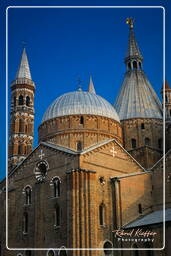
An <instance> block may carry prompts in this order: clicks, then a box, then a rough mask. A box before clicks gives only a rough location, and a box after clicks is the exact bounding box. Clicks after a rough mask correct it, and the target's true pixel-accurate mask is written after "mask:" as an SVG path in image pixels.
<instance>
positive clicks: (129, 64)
mask: <svg viewBox="0 0 171 256" xmlns="http://www.w3.org/2000/svg"><path fill="white" fill-rule="evenodd" d="M128 69H129V70H131V63H130V62H128Z"/></svg>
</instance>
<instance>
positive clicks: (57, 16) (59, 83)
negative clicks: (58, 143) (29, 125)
mask: <svg viewBox="0 0 171 256" xmlns="http://www.w3.org/2000/svg"><path fill="white" fill-rule="evenodd" d="M36 2H37V4H38V5H46V6H47V3H48V4H49V5H50V2H53V5H57V4H58V1H24V3H25V5H32V4H33V3H34V5H36ZM64 2H65V4H66V5H68V4H69V5H77V2H76V1H75V2H74V1H73V2H72V3H71V1H68V2H67V1H63V2H62V4H63V5H64ZM89 2H90V1H86V5H88V4H90V3H89ZM121 2H122V5H124V4H125V3H126V2H127V5H128V1H120V5H121ZM136 2H137V1H130V2H129V4H130V5H137V3H136ZM151 2H153V5H154V4H155V5H163V4H164V3H165V5H167V0H165V1H163V2H162V1H155V3H154V1H151ZM146 3H147V1H142V2H139V4H140V5H146ZM82 4H84V3H83V1H82ZM97 4H98V5H104V4H105V5H116V3H115V1H105V2H104V1H91V5H97ZM148 4H150V1H148ZM9 5H23V1H19V0H18V1H5V2H4V4H3V2H2V8H1V12H2V13H1V14H2V17H3V23H2V24H1V26H2V29H1V31H2V33H3V34H1V38H2V43H3V47H2V49H1V56H2V60H1V64H2V68H3V73H2V76H1V78H0V79H1V88H0V90H1V92H0V93H1V95H2V97H1V102H0V104H1V110H2V111H1V113H0V121H1V124H4V122H5V7H6V6H9ZM169 12H170V7H169V6H166V18H167V23H166V28H168V26H169V15H170V14H169ZM8 17H9V29H8V36H9V43H8V55H9V56H8V69H9V72H8V79H9V85H8V87H10V82H11V81H12V80H14V78H15V74H16V71H17V68H18V65H19V62H20V57H21V52H22V48H23V45H22V41H25V42H26V51H27V55H28V59H29V63H30V69H31V74H32V79H33V80H34V82H35V84H36V94H35V143H34V146H36V145H37V137H38V134H37V129H38V126H39V125H40V123H41V119H42V116H43V113H44V112H45V110H46V109H47V107H48V106H49V104H50V103H51V102H52V101H53V100H54V99H55V98H56V97H58V96H60V95H61V94H63V93H65V92H69V91H74V90H76V89H77V86H78V79H81V81H82V88H83V90H87V87H88V83H89V76H90V74H91V75H92V77H93V81H94V85H95V89H96V92H97V94H99V95H101V96H102V97H104V98H106V99H107V100H108V101H109V102H110V103H112V104H113V103H114V100H115V98H116V95H117V93H118V90H119V88H120V86H121V83H122V81H123V77H124V72H125V65H124V57H125V54H126V50H127V46H128V32H129V30H128V26H127V25H126V24H125V19H126V18H127V17H133V18H134V19H135V26H134V27H135V29H134V30H135V35H136V39H137V41H138V44H139V47H140V49H141V52H142V54H143V56H144V70H145V73H146V74H147V77H148V78H149V80H150V82H151V83H152V85H153V87H154V88H155V90H156V92H157V93H158V95H159V94H160V89H161V86H162V76H163V72H162V66H163V52H162V51H163V41H162V40H163V39H162V34H163V10H162V9H156V8H150V9H149V8H141V9H140V8H139V9H138V8H136V9H135V8H117V9H116V8H102V9H99V8H89V9H88V8H84V9H83V8H79V9H76V8H72V9H71V8H67V9H64V8H60V9H59V8H53V9H52V8H46V9H42V8H41V9H40V8H39V9H36V8H32V9H31V8H25V9H24V8H22V9H21V8H20V9H19V8H17V9H13V8H12V9H9V12H8ZM166 40H167V41H166V43H167V44H166V46H167V45H169V43H170V34H169V30H167V31H166ZM169 56H170V49H169V48H168V49H167V48H166V78H167V80H168V82H169V83H171V78H170V77H169V74H171V70H170V67H168V66H167V62H168V61H169V59H170V57H171V56H170V57H169ZM9 96H10V91H9ZM0 140H1V143H0V162H1V169H0V178H2V177H3V176H4V175H5V125H2V126H1V137H0Z"/></svg>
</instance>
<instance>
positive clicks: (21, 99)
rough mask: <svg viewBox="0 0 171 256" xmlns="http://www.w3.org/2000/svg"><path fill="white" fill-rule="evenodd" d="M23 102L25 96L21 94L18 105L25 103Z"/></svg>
mask: <svg viewBox="0 0 171 256" xmlns="http://www.w3.org/2000/svg"><path fill="white" fill-rule="evenodd" d="M23 104H24V100H23V96H22V95H20V96H19V98H18V105H23Z"/></svg>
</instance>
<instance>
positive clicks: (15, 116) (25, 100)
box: [8, 48, 35, 169]
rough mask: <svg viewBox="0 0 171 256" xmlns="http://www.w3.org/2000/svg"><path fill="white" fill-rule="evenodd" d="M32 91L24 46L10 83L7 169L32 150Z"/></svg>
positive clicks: (33, 86) (33, 87) (33, 90)
mask: <svg viewBox="0 0 171 256" xmlns="http://www.w3.org/2000/svg"><path fill="white" fill-rule="evenodd" d="M34 93H35V84H34V82H33V81H32V78H31V73H30V68H29V63H28V59H27V54H26V50H25V48H24V49H23V52H22V56H21V61H20V65H19V68H18V71H17V74H16V78H15V80H14V81H12V83H11V108H10V138H9V154H8V156H9V169H11V168H13V167H14V166H16V165H17V164H18V163H19V162H20V161H22V160H24V159H25V157H26V156H27V155H28V154H29V153H30V152H31V151H32V146H33V137H34Z"/></svg>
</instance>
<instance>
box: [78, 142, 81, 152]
mask: <svg viewBox="0 0 171 256" xmlns="http://www.w3.org/2000/svg"><path fill="white" fill-rule="evenodd" d="M81 150H82V142H81V141H77V151H81Z"/></svg>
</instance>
